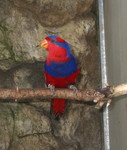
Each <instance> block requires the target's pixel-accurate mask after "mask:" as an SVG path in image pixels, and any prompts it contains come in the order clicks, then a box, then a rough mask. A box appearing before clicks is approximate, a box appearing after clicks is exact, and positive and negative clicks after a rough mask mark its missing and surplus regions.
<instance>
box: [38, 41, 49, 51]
mask: <svg viewBox="0 0 127 150" xmlns="http://www.w3.org/2000/svg"><path fill="white" fill-rule="evenodd" d="M40 46H41V47H43V48H46V49H47V48H48V42H47V40H44V41H42V42H41V44H40Z"/></svg>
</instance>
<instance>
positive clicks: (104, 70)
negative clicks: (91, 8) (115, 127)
mask: <svg viewBox="0 0 127 150" xmlns="http://www.w3.org/2000/svg"><path fill="white" fill-rule="evenodd" d="M98 9H99V39H100V40H99V42H100V43H99V46H100V56H101V82H102V87H105V85H104V83H107V79H108V78H107V65H106V64H107V63H106V46H105V25H104V0H98ZM103 132H104V150H110V135H109V109H108V108H107V107H106V108H104V110H103Z"/></svg>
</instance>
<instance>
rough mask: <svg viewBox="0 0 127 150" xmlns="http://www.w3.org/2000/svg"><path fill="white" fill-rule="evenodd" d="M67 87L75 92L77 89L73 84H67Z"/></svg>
mask: <svg viewBox="0 0 127 150" xmlns="http://www.w3.org/2000/svg"><path fill="white" fill-rule="evenodd" d="M69 89H71V90H73V92H74V93H75V94H77V93H78V89H77V87H76V86H75V85H69Z"/></svg>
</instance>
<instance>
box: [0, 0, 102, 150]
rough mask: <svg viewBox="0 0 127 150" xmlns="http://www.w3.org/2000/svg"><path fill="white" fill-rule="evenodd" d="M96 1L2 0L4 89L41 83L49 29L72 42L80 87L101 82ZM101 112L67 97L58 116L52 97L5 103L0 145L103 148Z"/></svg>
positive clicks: (5, 149)
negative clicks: (43, 44) (52, 111)
mask: <svg viewBox="0 0 127 150" xmlns="http://www.w3.org/2000/svg"><path fill="white" fill-rule="evenodd" d="M96 5H97V1H96V0H64V1H62V0H59V1H58V0H4V1H2V0H0V88H16V87H17V86H18V87H19V88H41V87H43V86H44V76H43V62H44V60H45V58H46V51H45V50H44V49H42V48H40V47H36V46H37V45H38V44H39V43H40V41H41V40H42V39H43V38H44V37H45V36H47V35H49V34H55V35H59V36H61V37H62V38H64V39H65V40H66V41H68V42H69V43H70V45H71V48H72V52H73V53H74V55H75V57H76V58H77V60H78V63H79V68H80V75H79V77H78V81H77V86H78V87H79V88H97V87H98V86H99V85H100V72H99V51H98V45H97V39H98V38H97V27H96V26H97V16H96V11H97V10H96ZM101 116H102V114H101V112H100V111H98V110H96V109H95V108H94V106H93V105H92V104H84V103H81V102H68V105H67V110H66V112H65V114H64V116H63V117H61V119H60V120H59V121H56V120H54V119H53V118H52V117H51V115H50V101H47V100H44V101H43V102H38V103H21V104H17V103H13V104H12V103H0V119H1V121H0V150H101V149H102V144H101V143H102V138H101V135H102V130H101Z"/></svg>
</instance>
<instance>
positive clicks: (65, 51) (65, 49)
mask: <svg viewBox="0 0 127 150" xmlns="http://www.w3.org/2000/svg"><path fill="white" fill-rule="evenodd" d="M40 45H41V47H43V48H45V49H46V50H47V51H48V59H50V60H53V61H59V62H62V61H65V60H67V59H68V58H69V56H70V55H71V50H70V46H69V44H68V43H67V42H66V41H65V40H64V39H62V38H61V37H59V36H55V35H50V36H47V37H45V40H43V41H42V42H41V44H40Z"/></svg>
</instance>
